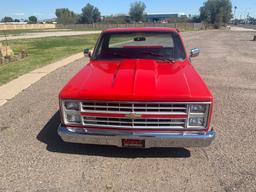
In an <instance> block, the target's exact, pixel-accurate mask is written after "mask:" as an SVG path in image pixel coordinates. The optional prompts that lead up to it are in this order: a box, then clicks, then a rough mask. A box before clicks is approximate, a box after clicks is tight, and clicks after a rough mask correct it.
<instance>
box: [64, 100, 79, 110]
mask: <svg viewBox="0 0 256 192" xmlns="http://www.w3.org/2000/svg"><path fill="white" fill-rule="evenodd" d="M64 106H65V109H67V110H75V111H78V110H79V102H77V101H65V102H64Z"/></svg>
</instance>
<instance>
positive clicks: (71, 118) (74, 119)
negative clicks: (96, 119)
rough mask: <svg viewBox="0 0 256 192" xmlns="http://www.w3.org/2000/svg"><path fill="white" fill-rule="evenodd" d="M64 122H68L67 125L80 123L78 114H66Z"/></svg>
mask: <svg viewBox="0 0 256 192" xmlns="http://www.w3.org/2000/svg"><path fill="white" fill-rule="evenodd" d="M66 120H67V121H68V122H69V123H81V116H80V114H72V113H71V114H69V113H67V114H66Z"/></svg>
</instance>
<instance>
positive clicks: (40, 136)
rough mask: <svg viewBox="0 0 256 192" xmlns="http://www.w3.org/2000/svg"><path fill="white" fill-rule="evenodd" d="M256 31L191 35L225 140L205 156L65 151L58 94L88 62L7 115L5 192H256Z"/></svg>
mask: <svg viewBox="0 0 256 192" xmlns="http://www.w3.org/2000/svg"><path fill="white" fill-rule="evenodd" d="M252 36H253V32H232V31H203V32H190V33H185V34H184V37H185V41H186V44H187V48H192V47H199V48H201V51H202V52H201V56H200V57H198V58H196V59H193V65H194V66H195V67H196V68H197V70H198V71H199V72H200V73H201V75H202V76H203V78H204V79H205V80H206V82H207V83H208V85H209V86H210V88H211V90H212V92H213V94H214V96H215V103H214V104H215V105H214V118H213V126H214V127H215V130H216V131H217V133H218V136H217V138H216V140H215V142H214V144H213V145H212V146H211V147H209V148H205V149H200V148H192V149H182V148H181V149H150V150H132V149H118V148H114V147H98V146H89V145H77V144H65V143H63V142H62V141H61V140H60V138H59V137H58V136H57V134H56V129H57V126H58V124H59V113H58V112H57V111H58V99H57V95H58V91H59V89H60V88H61V87H62V86H63V85H64V84H65V82H66V81H67V80H68V79H69V78H70V77H71V76H72V75H73V74H75V73H76V72H77V71H78V70H79V69H80V68H81V67H82V66H83V65H84V63H85V62H86V60H85V59H83V60H80V61H77V62H74V63H72V64H71V65H68V66H66V67H64V68H61V69H59V70H57V71H55V72H53V73H51V74H50V75H48V76H46V77H45V78H43V79H42V80H40V81H39V82H37V83H36V84H34V85H33V86H31V87H30V88H28V89H26V90H25V91H23V92H22V93H20V94H19V95H18V96H17V97H15V98H14V99H12V100H11V101H9V102H8V103H7V104H6V105H4V106H3V107H1V108H0V159H1V160H0V191H40V192H43V191H54V192H55V191H195V192H198V191H226V192H230V191H256V163H255V162H256V150H255V148H256V136H255V135H256V129H255V124H256V115H255V114H256V54H255V53H256V43H255V42H253V41H251V39H252Z"/></svg>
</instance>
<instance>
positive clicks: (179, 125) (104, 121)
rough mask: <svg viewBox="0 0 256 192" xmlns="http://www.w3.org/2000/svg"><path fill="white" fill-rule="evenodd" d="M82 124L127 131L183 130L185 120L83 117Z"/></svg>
mask: <svg viewBox="0 0 256 192" xmlns="http://www.w3.org/2000/svg"><path fill="white" fill-rule="evenodd" d="M83 124H84V125H85V126H89V127H109V128H127V129H184V128H185V125H186V119H159V118H154V119H153V118H152V119H151V118H150V119H127V118H113V117H110V118H109V117H107V118H106V117H88V116H85V117H83Z"/></svg>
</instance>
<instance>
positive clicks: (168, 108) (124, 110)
mask: <svg viewBox="0 0 256 192" xmlns="http://www.w3.org/2000/svg"><path fill="white" fill-rule="evenodd" d="M81 112H82V113H83V116H82V122H83V125H84V126H86V127H104V128H123V129H163V130H164V129H165V130H167V129H185V128H186V124H187V116H188V104H186V103H169V102H168V103H167V102H118V101H107V102H103V101H83V102H81ZM131 114H135V115H134V116H132V117H130V116H129V115H131ZM136 115H137V116H136ZM145 115H150V117H149V116H145ZM165 115H167V116H168V117H165ZM170 116H171V117H170ZM178 116H179V117H178Z"/></svg>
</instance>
